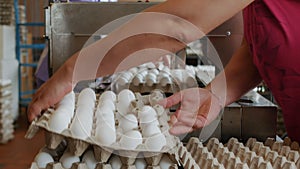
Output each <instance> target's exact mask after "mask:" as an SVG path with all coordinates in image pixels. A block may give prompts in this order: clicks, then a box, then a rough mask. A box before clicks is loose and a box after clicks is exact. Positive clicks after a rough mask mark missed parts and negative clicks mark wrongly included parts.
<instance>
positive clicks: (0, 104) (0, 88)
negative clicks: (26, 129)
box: [0, 79, 14, 143]
mask: <svg viewBox="0 0 300 169" xmlns="http://www.w3.org/2000/svg"><path fill="white" fill-rule="evenodd" d="M11 100H12V93H11V81H10V80H4V79H0V143H7V142H8V141H9V140H11V139H13V138H14V135H13V133H14V125H13V122H14V119H13V116H12V113H11V103H12V102H11Z"/></svg>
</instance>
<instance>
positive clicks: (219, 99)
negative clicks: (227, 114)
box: [205, 86, 226, 108]
mask: <svg viewBox="0 0 300 169" xmlns="http://www.w3.org/2000/svg"><path fill="white" fill-rule="evenodd" d="M205 89H206V90H207V91H208V92H209V93H210V94H211V96H212V97H214V98H216V101H217V102H218V104H219V105H220V107H221V108H224V107H225V102H226V101H225V96H222V95H221V94H218V93H217V92H215V91H214V90H212V88H211V87H210V86H209V87H206V88H205ZM224 95H225V94H224Z"/></svg>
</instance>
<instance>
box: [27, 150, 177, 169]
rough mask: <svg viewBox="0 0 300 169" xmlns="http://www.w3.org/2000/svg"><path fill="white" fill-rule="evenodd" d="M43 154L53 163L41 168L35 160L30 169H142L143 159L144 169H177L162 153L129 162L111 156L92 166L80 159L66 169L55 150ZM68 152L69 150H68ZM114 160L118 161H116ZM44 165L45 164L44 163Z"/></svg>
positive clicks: (173, 161)
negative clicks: (105, 160) (139, 162)
mask: <svg viewBox="0 0 300 169" xmlns="http://www.w3.org/2000/svg"><path fill="white" fill-rule="evenodd" d="M41 151H42V152H47V153H48V154H50V155H51V156H52V157H53V159H54V160H53V162H49V163H47V164H43V165H45V167H40V166H39V162H37V160H36V159H35V161H34V162H32V163H31V166H30V169H69V168H70V169H140V168H141V165H139V164H138V161H139V160H140V159H142V160H143V161H144V163H143V165H142V166H143V167H142V168H146V169H177V168H178V165H177V161H176V160H175V159H174V158H173V156H171V155H170V154H167V153H162V154H159V155H157V156H156V157H151V158H143V157H141V156H139V157H137V158H134V159H131V160H128V159H126V158H124V157H122V156H118V155H116V154H114V155H111V156H110V157H109V158H108V160H107V162H105V163H104V162H100V161H98V160H97V159H96V160H95V161H93V162H92V163H93V164H92V165H91V163H89V162H85V161H84V160H83V157H82V156H81V157H80V161H78V162H74V163H72V164H71V165H70V164H69V165H70V166H69V167H68V166H65V167H64V162H62V161H60V160H59V158H60V157H61V155H60V156H57V154H60V153H56V152H55V151H53V150H49V149H47V148H43V149H42V150H41ZM66 151H68V150H66ZM93 153H94V155H95V157H96V152H93ZM114 159H117V161H115V160H114ZM163 159H167V161H168V163H167V164H166V163H165V165H164V164H162V163H164V162H163V161H165V160H163ZM42 163H43V162H42Z"/></svg>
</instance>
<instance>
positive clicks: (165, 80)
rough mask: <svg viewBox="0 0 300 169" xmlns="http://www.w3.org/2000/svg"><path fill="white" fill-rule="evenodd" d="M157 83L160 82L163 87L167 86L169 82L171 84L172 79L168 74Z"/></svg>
mask: <svg viewBox="0 0 300 169" xmlns="http://www.w3.org/2000/svg"><path fill="white" fill-rule="evenodd" d="M159 83H160V85H161V86H163V87H164V86H167V85H169V84H172V83H173V81H172V79H171V77H169V76H168V77H163V78H161V79H160V81H159Z"/></svg>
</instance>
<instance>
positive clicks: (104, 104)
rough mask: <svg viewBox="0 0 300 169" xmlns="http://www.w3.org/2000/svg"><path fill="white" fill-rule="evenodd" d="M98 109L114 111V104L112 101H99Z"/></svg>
mask: <svg viewBox="0 0 300 169" xmlns="http://www.w3.org/2000/svg"><path fill="white" fill-rule="evenodd" d="M100 107H108V108H110V109H111V110H115V109H116V107H115V103H114V102H113V101H112V100H102V101H100V102H99V104H98V105H97V108H100Z"/></svg>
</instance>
